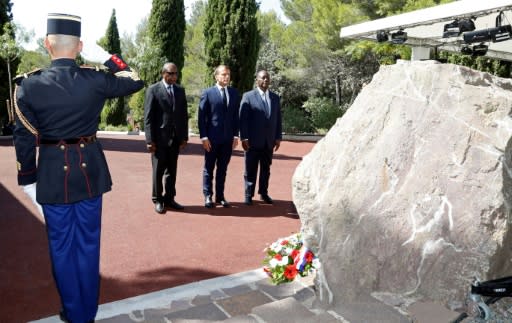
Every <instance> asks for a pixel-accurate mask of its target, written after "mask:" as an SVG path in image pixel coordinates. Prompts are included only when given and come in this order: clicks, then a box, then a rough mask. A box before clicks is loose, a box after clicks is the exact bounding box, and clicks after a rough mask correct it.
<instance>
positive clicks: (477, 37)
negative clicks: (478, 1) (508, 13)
mask: <svg viewBox="0 0 512 323" xmlns="http://www.w3.org/2000/svg"><path fill="white" fill-rule="evenodd" d="M511 34H512V27H511V26H510V25H505V26H498V27H494V28H487V29H481V30H476V31H471V32H467V33H464V42H466V43H467V44H472V43H481V42H486V41H492V42H493V43H498V42H502V41H505V40H509V39H510V37H511Z"/></svg>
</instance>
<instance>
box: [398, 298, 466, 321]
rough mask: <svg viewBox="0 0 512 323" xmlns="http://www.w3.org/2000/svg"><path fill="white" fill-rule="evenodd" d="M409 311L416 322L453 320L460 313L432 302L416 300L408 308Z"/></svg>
mask: <svg viewBox="0 0 512 323" xmlns="http://www.w3.org/2000/svg"><path fill="white" fill-rule="evenodd" d="M407 312H409V314H410V315H411V317H412V318H413V321H414V322H416V323H434V322H452V321H453V320H455V319H456V318H457V317H458V316H459V315H460V313H457V312H453V311H450V310H449V309H447V308H446V307H444V306H443V305H440V304H435V303H432V302H416V303H414V304H412V305H411V306H409V307H408V308H407Z"/></svg>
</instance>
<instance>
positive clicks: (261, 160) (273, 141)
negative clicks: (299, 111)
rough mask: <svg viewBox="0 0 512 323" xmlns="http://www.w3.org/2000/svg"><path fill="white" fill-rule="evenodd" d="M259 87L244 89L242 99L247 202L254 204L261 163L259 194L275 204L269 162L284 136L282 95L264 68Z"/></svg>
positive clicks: (257, 83) (258, 82)
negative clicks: (270, 192) (272, 86)
mask: <svg viewBox="0 0 512 323" xmlns="http://www.w3.org/2000/svg"><path fill="white" fill-rule="evenodd" d="M256 85H257V87H256V88H255V89H254V90H252V91H249V92H246V93H244V95H243V97H242V102H241V103H240V140H241V141H242V147H243V149H244V151H245V173H244V181H245V204H246V205H251V204H252V197H253V196H254V190H255V185H256V177H257V173H258V166H259V168H260V174H259V182H258V194H260V195H261V199H262V201H263V202H264V203H267V204H272V203H273V200H272V198H271V197H270V196H269V195H268V182H269V178H270V165H271V164H272V156H273V152H274V151H277V150H278V149H279V146H280V145H281V139H282V122H281V103H280V99H279V96H278V95H277V94H275V93H273V92H271V91H269V89H268V88H269V86H270V75H269V74H268V72H267V71H265V70H261V71H259V72H258V73H257V75H256Z"/></svg>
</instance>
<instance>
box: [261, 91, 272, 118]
mask: <svg viewBox="0 0 512 323" xmlns="http://www.w3.org/2000/svg"><path fill="white" fill-rule="evenodd" d="M263 105H264V106H265V115H266V116H267V118H270V106H269V105H268V102H267V95H266V93H264V94H263Z"/></svg>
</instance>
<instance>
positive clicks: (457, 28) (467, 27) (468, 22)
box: [443, 18, 475, 38]
mask: <svg viewBox="0 0 512 323" xmlns="http://www.w3.org/2000/svg"><path fill="white" fill-rule="evenodd" d="M473 30H475V23H474V22H473V20H472V19H471V18H468V19H462V20H458V19H455V20H454V21H452V22H451V23H449V24H446V25H444V30H443V38H449V37H457V36H459V35H460V34H461V33H463V32H466V31H473Z"/></svg>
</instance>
